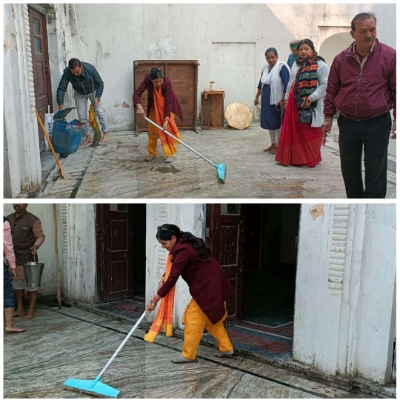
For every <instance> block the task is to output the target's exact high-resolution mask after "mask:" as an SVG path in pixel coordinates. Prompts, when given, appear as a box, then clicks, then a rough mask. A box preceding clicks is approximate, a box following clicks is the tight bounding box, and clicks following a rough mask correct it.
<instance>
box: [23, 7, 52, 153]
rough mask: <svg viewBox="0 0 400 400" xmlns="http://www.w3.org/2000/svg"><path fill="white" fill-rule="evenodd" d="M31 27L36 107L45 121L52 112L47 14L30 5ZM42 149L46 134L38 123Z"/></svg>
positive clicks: (41, 148)
mask: <svg viewBox="0 0 400 400" xmlns="http://www.w3.org/2000/svg"><path fill="white" fill-rule="evenodd" d="M28 11H29V27H30V34H31V49H32V66H33V83H34V88H35V103H36V109H37V111H38V112H39V115H40V117H41V118H42V121H43V122H44V114H45V113H46V112H47V111H48V106H49V105H50V112H52V101H51V83H50V65H49V54H48V43H47V29H46V16H45V15H44V14H41V13H40V12H38V11H36V10H35V9H33V8H32V7H28ZM38 129H39V130H38V132H39V146H40V151H41V152H42V151H44V150H45V144H44V140H45V139H44V134H43V131H42V128H41V127H40V125H39V124H38Z"/></svg>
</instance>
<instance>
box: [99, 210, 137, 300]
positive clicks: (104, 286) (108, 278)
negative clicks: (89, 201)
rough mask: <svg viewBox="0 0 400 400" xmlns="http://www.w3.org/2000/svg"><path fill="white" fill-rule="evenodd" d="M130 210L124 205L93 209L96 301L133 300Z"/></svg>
mask: <svg viewBox="0 0 400 400" xmlns="http://www.w3.org/2000/svg"><path fill="white" fill-rule="evenodd" d="M132 211H133V209H132V207H129V205H128V204H98V205H97V207H96V217H97V219H96V237H97V274H98V277H97V293H98V297H99V301H103V302H104V301H113V300H120V299H126V298H129V297H132V296H133V292H134V281H133V276H134V268H135V266H134V262H133V251H132V248H133V240H134V238H133V217H132V215H133V212H132Z"/></svg>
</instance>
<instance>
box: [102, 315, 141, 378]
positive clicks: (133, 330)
mask: <svg viewBox="0 0 400 400" xmlns="http://www.w3.org/2000/svg"><path fill="white" fill-rule="evenodd" d="M145 315H146V311H145V312H144V313H143V314H142V316H141V317H140V318H139V319H138V320H137V322H136V324H135V325H133V328H132V329H131V330H130V332H129V333H128V334H127V335H126V338H125V339H124V341H123V342H122V343H121V344H120V345H119V347H118V349H117V350H115V353H114V354H113V355H112V357H111V358H110V359H109V360H108V363H107V364H106V365H105V367H104V368H103V369H102V370H101V372H100V373H99V375H97V378H96V379H95V382H98V381H99V380H100V378H101V376H102V375H103V374H104V372H106V369H107V368H108V367H109V366H110V364H111V363H112V362H113V361H114V358H115V357H117V354H118V353H119V352H120V351H121V349H122V348H123V347H124V346H125V343H126V342H127V341H128V339H129V338H130V337H131V336H132V333H133V332H135V330H136V328H137V327H138V326H139V324H140V323H141V322H142V320H143V318H144V317H145Z"/></svg>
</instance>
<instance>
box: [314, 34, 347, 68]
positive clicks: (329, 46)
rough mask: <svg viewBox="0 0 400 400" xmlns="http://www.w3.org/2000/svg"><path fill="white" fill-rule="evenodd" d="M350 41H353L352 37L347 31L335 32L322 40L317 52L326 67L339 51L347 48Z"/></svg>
mask: <svg viewBox="0 0 400 400" xmlns="http://www.w3.org/2000/svg"><path fill="white" fill-rule="evenodd" d="M349 30H350V29H349ZM351 43H353V38H352V37H351V35H350V33H349V32H341V33H336V34H334V35H332V36H329V37H328V38H327V39H325V40H324V41H323V42H322V44H321V46H320V48H319V52H318V54H319V55H320V56H321V57H323V58H324V59H325V62H326V63H327V64H328V67H330V66H331V65H332V62H333V59H334V58H335V57H336V56H337V55H338V54H339V53H340V52H341V51H343V50H344V49H346V48H348V47H349V46H350V45H351Z"/></svg>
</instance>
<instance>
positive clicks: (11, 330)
mask: <svg viewBox="0 0 400 400" xmlns="http://www.w3.org/2000/svg"><path fill="white" fill-rule="evenodd" d="M4 331H5V332H6V333H21V332H25V329H22V328H19V327H18V326H16V325H13V326H6V327H5V328H4Z"/></svg>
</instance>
